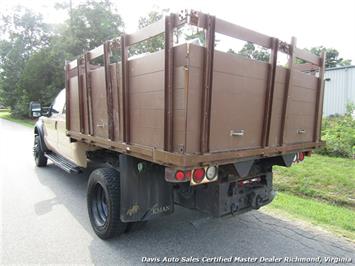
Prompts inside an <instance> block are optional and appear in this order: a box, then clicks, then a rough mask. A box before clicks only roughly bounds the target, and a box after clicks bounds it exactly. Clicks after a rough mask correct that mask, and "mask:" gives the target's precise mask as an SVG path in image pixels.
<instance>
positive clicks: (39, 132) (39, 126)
mask: <svg viewBox="0 0 355 266" xmlns="http://www.w3.org/2000/svg"><path fill="white" fill-rule="evenodd" d="M34 134H35V135H38V136H39V138H40V140H41V141H40V145H41V150H42V151H43V152H47V151H48V148H47V146H46V143H45V142H44V129H43V121H42V119H41V118H40V119H38V121H37V122H36V124H35V128H34Z"/></svg>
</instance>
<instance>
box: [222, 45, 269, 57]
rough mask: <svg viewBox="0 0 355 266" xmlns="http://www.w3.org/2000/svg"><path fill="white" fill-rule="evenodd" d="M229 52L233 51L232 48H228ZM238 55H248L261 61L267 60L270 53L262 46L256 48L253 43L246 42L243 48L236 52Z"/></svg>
mask: <svg viewBox="0 0 355 266" xmlns="http://www.w3.org/2000/svg"><path fill="white" fill-rule="evenodd" d="M228 52H229V53H235V52H234V50H232V49H229V50H228ZM238 54H239V55H242V56H245V57H248V58H250V59H254V60H259V61H263V62H268V61H269V58H270V53H269V52H268V50H267V49H266V48H264V47H262V48H260V49H257V48H256V47H255V45H254V44H253V43H251V42H247V43H246V44H245V45H244V46H243V48H242V49H241V50H240V51H239V52H238Z"/></svg>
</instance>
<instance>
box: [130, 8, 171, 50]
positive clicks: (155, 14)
mask: <svg viewBox="0 0 355 266" xmlns="http://www.w3.org/2000/svg"><path fill="white" fill-rule="evenodd" d="M167 12H168V10H166V9H165V10H164V9H163V10H160V11H157V10H153V11H150V12H149V13H148V15H147V16H145V17H140V18H139V20H138V29H143V28H144V27H146V26H148V25H150V24H153V23H154V22H157V21H159V20H161V19H162V18H163V17H164V13H167ZM161 49H164V34H163V33H162V34H159V35H157V36H155V37H153V38H151V39H149V40H145V41H143V42H140V43H138V44H136V45H134V46H133V47H132V49H131V51H130V52H131V53H132V54H136V55H137V54H142V53H153V52H156V51H159V50H161Z"/></svg>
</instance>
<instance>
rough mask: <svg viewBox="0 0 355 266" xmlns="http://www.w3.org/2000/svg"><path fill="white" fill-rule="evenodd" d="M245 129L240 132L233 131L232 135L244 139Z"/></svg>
mask: <svg viewBox="0 0 355 266" xmlns="http://www.w3.org/2000/svg"><path fill="white" fill-rule="evenodd" d="M244 133H245V131H244V129H240V130H231V132H230V135H231V136H232V137H233V136H237V137H243V136H244Z"/></svg>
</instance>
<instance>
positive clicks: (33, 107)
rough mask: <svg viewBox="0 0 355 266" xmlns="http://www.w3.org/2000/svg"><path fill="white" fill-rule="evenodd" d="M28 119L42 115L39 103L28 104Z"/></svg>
mask: <svg viewBox="0 0 355 266" xmlns="http://www.w3.org/2000/svg"><path fill="white" fill-rule="evenodd" d="M29 109H30V117H31V118H37V117H40V116H41V115H42V105H41V104H40V103H39V102H30V108H29Z"/></svg>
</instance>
